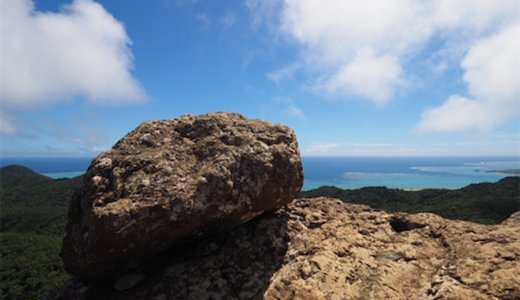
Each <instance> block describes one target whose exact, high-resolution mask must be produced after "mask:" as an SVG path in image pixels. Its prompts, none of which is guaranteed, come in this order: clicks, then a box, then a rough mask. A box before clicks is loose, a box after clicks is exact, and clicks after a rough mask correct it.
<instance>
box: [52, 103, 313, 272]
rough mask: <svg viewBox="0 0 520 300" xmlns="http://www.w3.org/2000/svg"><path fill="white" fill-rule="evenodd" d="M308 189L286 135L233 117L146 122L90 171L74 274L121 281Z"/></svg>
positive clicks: (68, 242) (76, 229) (72, 214)
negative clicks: (120, 275) (167, 252)
mask: <svg viewBox="0 0 520 300" xmlns="http://www.w3.org/2000/svg"><path fill="white" fill-rule="evenodd" d="M302 183H303V171H302V165H301V159H300V154H299V151H298V145H297V141H296V137H295V134H294V132H293V130H292V129H290V128H288V127H286V126H282V125H273V124H271V123H268V122H265V121H261V120H252V119H246V118H244V117H242V116H240V115H238V114H233V113H211V114H206V115H200V116H193V115H185V116H182V117H179V118H177V119H173V120H164V121H149V122H145V123H143V124H141V125H140V126H139V127H137V128H136V129H135V130H133V131H132V132H130V133H128V134H127V135H126V136H125V137H123V138H122V139H121V140H120V141H118V142H117V143H116V144H115V145H114V147H113V148H112V149H111V150H109V151H107V152H105V153H102V154H101V155H99V156H98V157H97V158H95V159H94V161H93V162H92V164H91V165H90V167H89V169H88V171H87V173H86V175H85V179H84V183H83V186H82V188H81V189H80V191H79V192H78V193H76V194H75V196H74V197H73V199H72V202H71V206H70V209H69V222H68V225H67V234H66V237H65V239H64V244H63V249H62V254H61V255H62V258H63V262H64V266H65V269H66V270H67V272H69V273H71V274H73V275H75V276H78V277H81V278H83V279H96V278H102V277H107V276H111V275H113V274H115V273H117V272H120V271H124V270H126V269H130V268H132V267H133V266H135V265H136V262H139V261H141V260H143V259H145V258H147V257H149V256H150V255H152V254H154V253H157V252H160V251H163V250H164V249H167V248H168V247H170V246H172V245H175V244H178V243H181V242H186V240H189V239H194V238H197V237H200V236H202V235H204V234H207V233H214V232H220V231H224V230H228V229H230V228H232V227H233V226H235V225H237V224H242V223H244V222H246V221H248V220H250V219H252V218H254V217H255V216H257V215H259V214H261V213H262V212H264V211H266V210H271V209H276V208H279V207H280V206H283V205H284V204H286V203H288V202H289V201H291V200H293V199H294V198H295V197H296V195H297V193H298V192H299V191H300V189H301V186H302Z"/></svg>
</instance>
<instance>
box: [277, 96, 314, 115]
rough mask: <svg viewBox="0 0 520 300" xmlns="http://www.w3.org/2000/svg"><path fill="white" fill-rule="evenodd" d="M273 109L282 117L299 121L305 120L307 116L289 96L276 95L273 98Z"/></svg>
mask: <svg viewBox="0 0 520 300" xmlns="http://www.w3.org/2000/svg"><path fill="white" fill-rule="evenodd" d="M274 102H275V108H274V109H275V110H276V111H278V112H280V113H281V114H282V115H283V116H284V117H289V118H295V119H298V120H300V121H305V120H307V116H305V113H304V111H303V109H301V108H300V107H299V106H298V105H296V102H294V100H293V99H292V98H290V97H282V96H278V97H275V98H274Z"/></svg>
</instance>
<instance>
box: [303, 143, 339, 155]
mask: <svg viewBox="0 0 520 300" xmlns="http://www.w3.org/2000/svg"><path fill="white" fill-rule="evenodd" d="M339 149H341V144H338V143H313V144H311V145H310V146H309V147H306V148H304V149H303V150H302V154H304V155H334V154H335V151H337V150H339Z"/></svg>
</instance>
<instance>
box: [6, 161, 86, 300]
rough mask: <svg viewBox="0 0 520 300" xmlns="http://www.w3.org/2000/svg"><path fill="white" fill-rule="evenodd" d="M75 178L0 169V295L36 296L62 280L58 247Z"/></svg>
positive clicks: (76, 183)
mask: <svg viewBox="0 0 520 300" xmlns="http://www.w3.org/2000/svg"><path fill="white" fill-rule="evenodd" d="M81 180H82V177H77V178H74V179H59V180H53V179H51V178H49V177H46V176H42V175H39V174H37V173H35V172H33V171H32V170H30V169H28V168H25V167H21V166H8V167H4V168H1V169H0V199H1V202H0V204H1V206H0V208H1V209H0V244H1V245H2V246H1V247H0V285H1V286H0V299H41V298H42V297H43V296H44V295H45V294H46V293H47V292H48V291H50V290H52V289H53V288H55V287H57V286H59V285H62V284H64V283H65V282H66V281H67V280H68V278H69V276H68V275H67V274H66V273H65V272H64V271H63V268H62V265H61V259H60V257H59V252H60V248H61V243H62V239H63V235H64V232H65V224H66V221H67V209H68V202H69V201H70V199H71V197H72V193H73V192H74V190H75V189H76V188H78V187H79V186H80V184H81Z"/></svg>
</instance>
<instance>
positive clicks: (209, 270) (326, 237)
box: [53, 198, 520, 300]
mask: <svg viewBox="0 0 520 300" xmlns="http://www.w3.org/2000/svg"><path fill="white" fill-rule="evenodd" d="M519 216H520V214H516V215H513V216H512V217H511V218H510V219H508V220H507V221H505V222H504V223H502V224H500V225H495V226H486V225H480V224H474V223H469V222H463V221H453V220H446V219H443V218H441V217H439V216H436V215H433V214H427V213H422V214H416V215H408V214H404V213H386V212H383V211H379V210H373V209H371V208H369V207H367V206H362V205H354V204H345V203H342V202H340V201H339V200H334V199H329V198H314V199H298V200H295V201H293V202H291V203H290V204H288V205H287V206H285V207H283V208H280V209H279V210H277V211H274V212H270V213H267V214H264V215H262V216H261V217H259V218H256V219H254V220H251V221H250V222H248V223H246V224H243V225H240V226H237V227H235V228H233V229H232V230H230V231H228V232H226V233H222V234H220V235H218V236H211V237H208V238H205V239H203V240H201V241H199V242H196V243H192V244H188V245H183V246H182V247H180V248H176V249H174V250H172V251H171V252H168V253H165V254H164V255H162V256H160V257H157V258H156V259H155V260H153V261H150V262H149V263H148V264H146V265H141V266H139V267H138V268H137V269H136V270H133V271H132V272H128V273H127V274H123V275H121V276H118V277H116V278H113V279H112V280H110V281H108V280H107V281H106V282H103V284H97V283H95V284H86V283H84V282H81V281H77V280H76V281H71V282H70V283H69V284H68V285H67V286H65V287H64V288H63V289H62V290H61V291H60V294H59V295H58V296H56V297H55V298H53V299H67V300H68V299H135V300H138V299H157V300H158V299H461V300H462V299H490V300H492V299H520V217H519Z"/></svg>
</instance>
